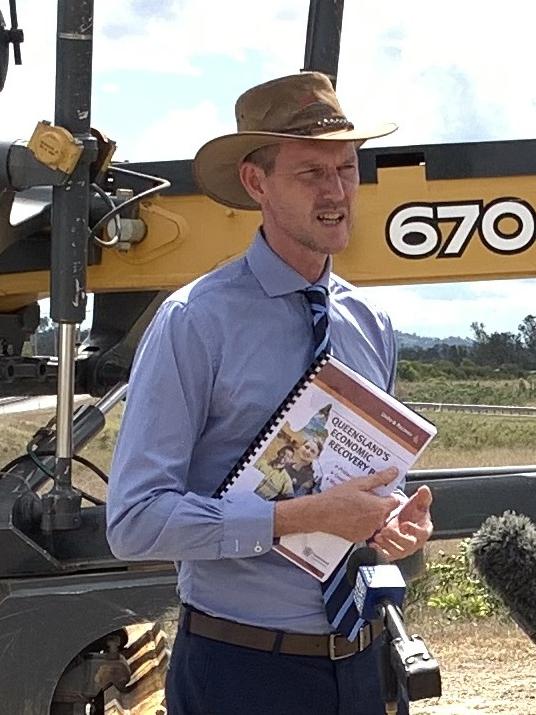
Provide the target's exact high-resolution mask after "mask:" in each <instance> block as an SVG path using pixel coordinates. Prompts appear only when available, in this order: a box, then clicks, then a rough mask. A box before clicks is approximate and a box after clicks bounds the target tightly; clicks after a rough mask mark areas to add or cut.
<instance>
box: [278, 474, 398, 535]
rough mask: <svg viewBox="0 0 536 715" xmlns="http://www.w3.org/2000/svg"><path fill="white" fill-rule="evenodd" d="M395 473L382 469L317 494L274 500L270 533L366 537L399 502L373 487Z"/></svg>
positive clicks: (388, 482)
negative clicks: (273, 514)
mask: <svg viewBox="0 0 536 715" xmlns="http://www.w3.org/2000/svg"><path fill="white" fill-rule="evenodd" d="M397 474H398V470H397V469H396V468H390V469H385V470H382V471H381V472H377V473H376V474H373V475H372V476H370V477H357V478H355V479H349V480H348V481H347V482H345V483H344V484H339V485H337V486H336V487H331V488H330V489H328V490H327V491H325V492H322V493H321V494H314V495H312V496H305V497H298V498H296V499H289V500H288V501H282V502H278V503H277V504H276V507H275V527H274V535H275V536H285V535H286V534H295V533H311V532H313V531H324V532H326V533H328V534H335V535H336V536H342V537H343V538H344V539H348V541H352V542H356V541H364V540H366V539H369V538H370V537H371V536H372V535H373V534H374V532H376V531H378V530H379V529H381V528H382V527H383V525H384V524H385V521H386V519H387V517H388V516H389V514H390V513H391V512H392V511H393V509H395V508H396V507H397V506H398V504H399V500H398V499H397V498H396V497H395V496H387V497H380V496H377V495H376V494H374V489H376V488H377V487H380V486H386V485H387V484H391V482H392V481H393V480H394V479H395V478H396V476H397Z"/></svg>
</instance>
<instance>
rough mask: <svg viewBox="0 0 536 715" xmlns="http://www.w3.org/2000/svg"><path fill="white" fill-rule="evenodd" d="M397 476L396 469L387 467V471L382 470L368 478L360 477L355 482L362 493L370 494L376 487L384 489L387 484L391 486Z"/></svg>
mask: <svg viewBox="0 0 536 715" xmlns="http://www.w3.org/2000/svg"><path fill="white" fill-rule="evenodd" d="M397 476H398V469H397V468H396V467H389V469H382V470H381V472H376V474H372V475H371V476H370V477H362V478H360V479H356V480H355V481H356V483H357V484H359V487H360V489H362V490H363V491H364V492H370V491H372V490H373V489H376V487H384V486H386V485H387V484H391V482H392V481H393V480H394V479H396V478H397Z"/></svg>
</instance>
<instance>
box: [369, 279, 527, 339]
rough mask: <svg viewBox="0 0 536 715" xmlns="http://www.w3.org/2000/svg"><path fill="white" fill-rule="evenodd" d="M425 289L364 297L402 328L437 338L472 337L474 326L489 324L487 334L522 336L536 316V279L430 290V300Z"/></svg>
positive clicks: (389, 289) (383, 290)
mask: <svg viewBox="0 0 536 715" xmlns="http://www.w3.org/2000/svg"><path fill="white" fill-rule="evenodd" d="M422 288H423V287H412V286H386V287H378V288H362V289H361V295H363V296H364V297H365V298H366V299H367V300H370V301H371V302H372V303H374V304H375V305H377V306H379V307H382V308H383V309H385V310H386V311H387V312H388V313H389V315H390V317H391V320H392V322H393V325H394V327H395V328H396V329H397V330H402V331H404V332H416V333H418V334H420V335H429V336H433V337H436V336H437V337H449V336H451V335H459V336H461V337H468V336H470V335H471V329H470V328H471V323H473V322H479V323H484V326H485V329H486V332H487V333H493V332H499V333H502V332H509V333H517V328H518V325H519V324H520V323H521V322H522V320H523V319H524V318H525V317H526V316H527V315H529V314H530V313H532V314H534V313H536V283H535V282H534V281H533V280H504V281H482V282H475V283H460V284H457V285H456V286H454V285H450V286H437V287H436V288H435V289H434V288H433V287H429V286H427V290H426V296H423V290H422Z"/></svg>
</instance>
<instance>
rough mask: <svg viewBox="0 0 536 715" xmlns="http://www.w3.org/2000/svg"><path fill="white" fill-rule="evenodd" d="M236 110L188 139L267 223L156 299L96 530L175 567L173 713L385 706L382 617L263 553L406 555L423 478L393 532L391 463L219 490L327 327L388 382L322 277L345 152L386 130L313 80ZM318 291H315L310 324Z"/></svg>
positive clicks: (369, 710) (381, 345) (375, 327)
mask: <svg viewBox="0 0 536 715" xmlns="http://www.w3.org/2000/svg"><path fill="white" fill-rule="evenodd" d="M236 117H237V123H238V131H237V133H236V134H232V135H227V136H224V137H220V138H218V139H215V140H212V141H211V142H208V144H206V145H205V146H204V147H202V148H201V149H200V151H199V152H198V154H197V156H196V159H195V169H196V173H197V177H198V180H199V183H200V185H201V186H202V187H203V189H204V191H205V192H206V193H207V194H208V195H209V196H210V197H212V198H213V199H215V200H216V201H219V202H220V203H223V204H225V205H228V206H233V207H237V208H243V209H259V208H260V210H261V212H262V228H261V229H259V231H258V233H257V235H256V237H255V239H254V242H253V244H252V245H251V247H250V249H249V250H248V252H247V254H246V255H245V256H244V257H242V258H240V259H238V260H237V261H235V262H233V263H231V264H228V265H227V266H225V267H223V268H221V269H219V270H217V271H215V272H213V273H211V274H208V275H207V276H204V277H203V278H201V279H199V280H198V281H195V282H194V283H193V284H191V285H189V286H186V287H185V288H182V289H180V290H178V291H177V292H176V293H175V294H173V295H172V296H171V297H170V298H168V299H167V300H166V302H165V303H164V305H163V306H162V308H161V309H160V311H159V313H158V314H157V316H156V317H155V319H154V321H153V323H152V325H151V327H150V328H149V329H148V331H147V333H146V335H145V336H144V339H143V341H142V343H141V345H140V347H139V350H138V354H137V357H136V360H135V364H134V367H133V370H132V375H131V381H130V383H129V392H128V401H127V407H126V411H125V415H124V418H123V423H122V428H121V433H120V436H119V441H118V445H117V449H116V453H115V456H114V463H113V468H112V475H111V479H110V488H109V497H108V535H109V540H110V544H111V547H112V550H113V551H114V553H115V554H116V555H117V556H118V557H119V558H125V559H161V560H174V561H177V562H178V561H181V562H182V563H181V567H180V571H179V592H180V597H181V600H182V603H183V604H186V605H185V606H184V607H183V608H182V609H181V618H180V629H179V633H178V636H177V639H176V641H175V645H174V652H173V656H172V661H171V668H170V672H169V674H168V679H167V690H166V695H167V705H168V709H169V713H170V715H179V714H183V713H212V714H217V715H221V714H223V715H225V714H227V713H233V714H235V713H248V715H252V714H253V713H256V714H257V713H258V714H260V715H262V714H266V715H267V714H268V713H269V714H270V715H273V714H275V715H279V714H287V713H288V714H289V715H302V714H303V715H305V714H306V713H307V715H316V714H318V715H335V713H338V714H339V715H341V714H342V713H348V714H350V713H352V714H353V715H380V714H381V715H383V713H384V706H383V703H382V701H381V697H380V693H379V679H378V668H377V662H376V658H377V649H378V643H379V638H378V633H379V629H378V628H377V627H376V625H377V624H366V623H363V622H362V621H360V620H359V619H358V618H357V613H356V612H355V608H354V605H353V600H352V598H351V592H350V591H349V587H348V586H346V585H345V584H344V579H343V580H340V579H339V580H338V581H337V583H336V584H335V583H334V584H333V586H332V587H331V586H330V588H329V589H328V590H325V589H324V588H323V587H321V585H320V583H319V582H318V581H316V580H315V579H314V578H313V577H311V576H310V575H308V574H307V573H305V572H304V571H303V570H301V569H299V568H297V567H295V566H293V565H292V564H291V563H290V562H288V561H287V560H286V559H284V558H281V557H279V556H278V555H277V553H274V552H273V551H271V548H272V545H273V543H274V540H275V539H277V538H278V537H280V536H283V535H286V534H291V533H310V532H314V531H319V530H321V531H324V532H328V533H332V534H336V535H339V536H342V537H344V538H346V539H349V540H350V541H352V542H362V541H365V540H369V541H371V543H373V544H374V545H375V548H378V549H380V550H382V551H383V552H384V554H385V555H386V556H387V557H388V558H391V559H393V558H401V557H404V556H407V555H409V554H411V553H413V552H414V551H416V550H417V549H419V548H421V547H422V545H423V544H424V542H425V541H426V540H427V539H428V538H429V536H430V533H431V530H432V525H431V521H430V514H429V506H430V501H431V496H430V492H429V490H428V489H427V488H423V489H422V490H421V492H420V493H419V494H418V497H417V498H416V499H415V500H414V501H412V502H410V503H409V504H408V507H407V508H406V509H405V511H404V514H405V516H404V520H403V521H402V520H401V519H397V518H394V519H392V520H390V522H389V524H388V525H386V520H387V518H388V516H389V514H391V512H392V510H393V509H394V508H395V507H396V506H397V505H398V504H399V502H400V501H401V500H402V499H403V498H404V497H402V496H400V495H399V496H394V495H392V496H388V497H380V496H377V495H376V494H375V493H374V489H375V488H376V487H378V486H382V485H387V484H390V483H391V482H393V480H394V479H395V477H396V471H393V470H386V471H383V472H380V473H378V474H375V475H373V476H370V477H361V478H359V479H354V480H351V481H349V482H347V483H345V484H342V485H339V486H336V487H333V488H331V489H329V490H327V491H326V492H323V493H321V494H313V495H307V496H303V497H297V498H294V499H288V500H283V501H266V500H263V499H262V498H260V497H259V496H258V495H256V494H254V493H251V494H249V493H246V494H244V493H239V494H232V495H227V496H224V497H223V498H222V499H215V498H213V494H214V492H215V490H216V489H217V487H218V486H219V484H220V483H221V482H222V481H223V479H224V478H225V477H226V475H227V474H228V473H229V471H230V470H231V469H232V467H233V466H234V464H235V463H236V461H237V460H238V458H239V457H240V455H241V454H242V453H243V452H244V450H245V449H246V448H247V447H248V445H249V444H250V442H251V441H252V440H253V439H254V437H255V435H256V434H257V432H258V431H259V430H260V428H261V427H262V426H263V424H264V423H265V422H266V420H267V419H268V418H269V417H270V415H271V414H272V413H273V411H274V410H275V409H276V408H277V406H278V405H279V404H280V403H281V401H282V400H283V398H284V397H285V396H286V394H287V393H288V391H289V389H290V388H291V387H292V386H293V385H294V384H295V383H296V381H297V380H298V379H299V378H300V376H301V375H302V374H303V373H304V372H305V370H306V369H307V368H308V366H309V365H310V363H311V360H312V358H313V354H314V353H315V352H317V351H318V350H321V349H323V348H324V347H326V346H328V344H329V339H331V349H332V352H333V353H334V354H335V355H336V356H337V357H338V358H340V359H341V360H342V361H343V362H345V363H347V364H348V365H349V366H350V367H352V368H354V369H356V370H358V371H359V372H361V373H362V374H363V375H364V376H365V377H367V378H369V379H370V380H372V381H373V382H375V383H376V384H378V385H379V386H381V387H382V388H385V389H392V387H393V383H394V378H395V353H396V350H395V341H394V336H393V332H392V329H391V326H390V323H389V320H388V318H387V317H386V316H385V315H384V314H382V313H379V312H377V311H374V310H372V309H371V308H370V307H368V306H367V305H365V304H364V303H362V302H361V301H360V300H359V299H358V298H357V297H356V295H355V290H354V289H353V287H352V286H351V285H350V284H348V283H346V282H345V281H343V280H342V279H340V278H338V277H337V276H334V275H332V274H331V258H330V256H331V255H332V254H335V253H338V252H339V251H342V250H343V249H344V248H345V247H346V246H347V244H348V241H349V237H350V230H351V226H352V221H353V206H354V199H355V196H356V193H357V189H358V185H359V175H358V162H357V154H356V148H357V147H358V146H359V145H360V144H361V143H362V142H363V141H364V140H365V139H366V138H370V137H372V136H380V135H381V134H386V133H389V132H390V131H392V130H393V129H394V128H395V127H394V126H393V125H388V126H386V127H383V128H380V129H378V130H377V131H375V132H361V131H359V130H357V129H354V127H353V125H352V124H351V123H350V122H349V121H348V120H347V119H346V117H345V116H344V114H343V112H342V109H341V107H340V105H339V103H338V101H337V98H336V96H335V93H334V91H333V89H332V86H331V83H330V82H329V80H328V78H327V77H325V76H324V75H322V74H319V73H303V74H300V75H295V76H290V77H283V78H280V79H277V80H274V81H272V82H268V83H266V84H263V85H260V86H258V87H254V88H253V89H251V90H249V91H248V92H246V93H245V94H244V95H242V96H241V97H240V98H239V99H238V101H237V105H236ZM312 289H314V290H316V294H318V292H319V291H321V292H322V294H325V292H326V291H327V290H329V306H328V308H329V312H328V313H326V306H324V315H323V318H319V319H316V318H315V319H314V326H313V322H312V321H313V318H312V310H315V309H316V308H315V307H314V305H313V303H312V302H310V300H309V298H308V295H310V291H311V290H312ZM308 291H309V293H308ZM317 307H318V306H317ZM326 316H327V318H328V320H327V321H326ZM319 325H320V326H322V325H323V326H324V329H323V331H320V330H319ZM321 332H322V334H320V333H321ZM356 476H358V475H356ZM343 566H344V564H343ZM341 574H342V571H341ZM341 584H342V585H343V586H344V588H345V589H346V592H345V593H344V595H343V596H342V599H343V604H344V610H341V609H339V611H338V615H337V616H336V617H335V618H333V617H332V616H331V615H328V610H329V608H330V603H332V596H333V595H334V594H335V593H337V594H338V593H339V591H338V588H339V586H341ZM335 586H337V588H335ZM328 591H331V593H328ZM341 619H342V620H341ZM347 621H348V623H347ZM350 621H351V622H350ZM334 623H339V625H338V626H335V625H333V624H334ZM343 625H344V628H345V629H346V632H345V635H334V634H335V633H336V632H337V630H341V629H342V628H343ZM399 712H400V713H405V712H407V709H406V706H405V704H401V705H400V707H399Z"/></svg>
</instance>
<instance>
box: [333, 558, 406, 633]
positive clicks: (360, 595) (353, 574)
mask: <svg viewBox="0 0 536 715" xmlns="http://www.w3.org/2000/svg"><path fill="white" fill-rule="evenodd" d="M346 578H347V579H348V582H349V583H350V586H352V587H353V589H354V602H355V606H356V608H357V612H358V613H359V615H360V616H361V618H364V619H365V620H366V621H371V620H374V619H375V618H378V617H379V615H380V613H379V611H381V609H382V606H383V605H384V604H385V603H389V604H390V605H393V606H396V607H399V608H400V607H401V606H402V604H403V603H404V596H405V594H406V584H405V582H404V579H403V577H402V574H401V573H400V569H399V568H398V566H395V565H394V564H390V563H389V562H388V561H387V559H386V558H385V557H384V556H383V554H381V553H380V552H379V551H376V549H373V548H371V547H370V546H361V547H359V548H357V549H356V550H355V551H354V552H353V553H352V554H351V555H350V558H349V559H348V564H347V566H346Z"/></svg>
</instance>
